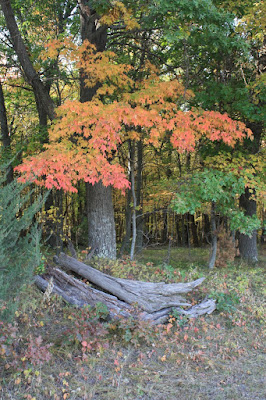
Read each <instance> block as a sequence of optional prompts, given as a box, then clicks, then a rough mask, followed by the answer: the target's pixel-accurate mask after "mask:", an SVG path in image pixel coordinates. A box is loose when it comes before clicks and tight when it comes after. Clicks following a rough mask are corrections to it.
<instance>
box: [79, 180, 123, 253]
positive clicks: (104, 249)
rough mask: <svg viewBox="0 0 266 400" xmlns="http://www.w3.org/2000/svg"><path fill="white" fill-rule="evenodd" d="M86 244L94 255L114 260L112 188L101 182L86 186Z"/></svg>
mask: <svg viewBox="0 0 266 400" xmlns="http://www.w3.org/2000/svg"><path fill="white" fill-rule="evenodd" d="M86 196H87V215H88V243H89V246H90V247H91V249H92V250H95V253H94V254H95V255H97V256H98V257H103V258H110V259H113V260H114V259H115V258H116V236H115V222H114V209H113V204H112V201H111V200H112V188H111V186H107V187H106V186H104V185H103V184H102V183H101V182H99V183H97V184H95V185H86Z"/></svg>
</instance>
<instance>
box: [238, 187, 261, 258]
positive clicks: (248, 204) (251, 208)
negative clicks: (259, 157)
mask: <svg viewBox="0 0 266 400" xmlns="http://www.w3.org/2000/svg"><path fill="white" fill-rule="evenodd" d="M251 196H252V194H251V193H250V191H249V189H248V188H246V189H245V193H244V194H242V195H241V197H240V200H239V205H240V207H242V208H243V209H244V210H245V215H248V216H250V217H252V216H253V215H256V212H257V203H256V200H254V199H252V198H251ZM239 251H240V256H241V257H242V258H243V259H245V260H246V261H248V262H251V263H254V262H257V261H258V249H257V231H256V230H255V231H254V232H253V233H252V236H251V237H249V236H247V235H244V234H243V233H240V235H239Z"/></svg>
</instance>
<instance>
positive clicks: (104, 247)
mask: <svg viewBox="0 0 266 400" xmlns="http://www.w3.org/2000/svg"><path fill="white" fill-rule="evenodd" d="M78 5H79V9H80V24H81V39H82V42H84V41H85V40H88V41H89V42H90V43H92V44H93V45H95V47H96V50H97V51H104V50H105V47H106V41H107V28H106V26H101V25H100V24H99V22H98V21H99V16H98V15H97V14H96V12H95V11H94V10H92V9H91V8H90V6H89V3H88V2H87V1H86V0H78ZM86 78H87V76H86V75H85V74H84V72H83V71H82V70H81V71H80V101H81V102H82V103H84V102H87V101H91V100H92V98H93V96H94V95H95V93H96V91H97V89H98V88H99V85H96V86H93V87H87V86H86V84H85V79H86ZM86 196H87V216H88V244H89V246H90V247H91V248H92V249H95V255H97V256H99V257H105V258H111V259H115V258H116V236H115V220H114V210H113V201H112V189H111V187H104V186H103V184H102V183H101V182H98V183H95V184H94V185H91V184H90V183H86Z"/></svg>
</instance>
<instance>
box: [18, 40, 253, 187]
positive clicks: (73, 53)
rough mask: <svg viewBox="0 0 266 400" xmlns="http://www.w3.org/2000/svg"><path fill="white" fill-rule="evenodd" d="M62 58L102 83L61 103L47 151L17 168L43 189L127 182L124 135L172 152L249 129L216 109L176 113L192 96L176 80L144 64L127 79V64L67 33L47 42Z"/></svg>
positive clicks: (91, 82)
mask: <svg viewBox="0 0 266 400" xmlns="http://www.w3.org/2000/svg"><path fill="white" fill-rule="evenodd" d="M59 54H60V55H61V57H64V58H67V59H68V60H69V61H71V62H72V63H73V65H74V66H75V67H76V68H77V69H78V70H80V71H82V72H83V73H84V74H85V75H86V76H87V77H88V79H87V81H86V84H87V85H88V86H91V87H94V86H95V84H96V83H100V84H101V86H100V87H99V89H98V90H97V92H96V94H95V96H94V98H93V100H92V101H90V102H87V103H81V102H79V101H78V100H71V101H70V100H69V101H66V102H65V103H64V104H63V105H61V106H60V107H58V108H57V110H56V114H57V118H56V120H55V121H54V123H53V125H52V126H51V128H50V131H49V144H47V145H46V146H45V151H43V152H42V153H40V154H38V155H37V156H34V157H31V158H27V159H25V160H24V163H23V164H22V165H20V166H19V167H17V170H18V171H19V172H20V173H21V174H22V176H21V178H20V179H21V180H22V181H27V180H34V181H35V182H36V183H37V184H40V185H44V186H46V187H47V188H52V187H55V188H57V189H59V188H61V189H63V190H64V191H72V192H75V191H76V189H75V184H76V183H77V182H78V181H79V180H84V181H85V182H90V183H92V184H94V183H96V182H99V181H100V180H101V181H102V182H103V184H104V185H106V186H108V185H113V186H114V187H116V188H118V189H122V190H123V189H125V188H126V187H128V186H129V182H128V180H127V176H126V174H125V171H124V169H123V167H122V166H121V165H119V163H118V161H117V159H116V155H117V152H118V151H119V147H120V146H121V145H122V144H123V143H124V142H125V141H126V140H128V139H131V140H136V141H138V140H142V141H144V143H147V144H150V145H153V146H155V147H156V146H159V145H160V143H161V142H162V141H163V140H164V138H165V136H166V135H167V136H168V137H169V136H170V141H171V144H172V146H173V149H175V150H176V151H178V152H185V151H187V152H191V151H193V150H194V149H195V147H196V145H197V143H199V141H200V140H202V139H203V138H205V139H207V140H210V141H223V142H224V143H226V144H228V145H231V146H234V144H235V143H236V141H237V140H241V139H243V138H244V137H245V136H246V135H248V136H251V131H250V130H249V129H247V128H246V127H245V125H244V124H243V123H241V122H239V121H233V120H232V119H230V118H229V117H228V115H226V114H223V115H222V114H220V113H218V112H214V111H203V110H189V111H182V110H181V109H180V106H181V105H182V104H184V103H185V102H186V101H187V100H188V99H189V98H190V97H191V96H193V94H192V93H191V92H190V91H185V90H184V87H183V86H182V84H181V83H179V82H178V81H177V80H172V81H162V80H160V78H159V77H158V75H157V73H156V71H155V70H154V68H153V67H152V66H150V65H147V66H146V67H145V68H146V76H147V78H145V79H143V80H142V81H141V82H138V83H136V82H134V81H133V80H132V79H131V78H130V72H131V67H130V66H129V65H125V64H119V63H117V62H116V55H115V54H114V53H112V52H103V53H97V52H96V51H95V48H94V47H93V46H92V45H91V44H89V43H88V42H85V43H84V44H83V45H82V46H80V47H77V46H75V45H74V44H73V43H72V42H71V41H69V40H68V39H65V41H64V42H60V41H58V40H56V41H55V42H53V43H50V44H49V45H48V46H47V48H46V52H45V53H44V54H43V58H45V57H58V56H59Z"/></svg>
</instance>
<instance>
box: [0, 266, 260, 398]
mask: <svg viewBox="0 0 266 400" xmlns="http://www.w3.org/2000/svg"><path fill="white" fill-rule="evenodd" d="M97 265H98V268H99V269H101V270H103V271H104V272H106V273H111V274H113V275H115V276H120V277H123V278H131V279H132V278H133V279H142V280H151V281H162V280H165V281H167V282H180V281H188V280H192V279H196V278H198V277H200V276H202V275H205V276H206V280H205V281H204V283H203V284H202V285H201V286H200V287H199V288H197V289H196V290H195V291H193V292H192V293H191V294H189V296H188V298H189V300H190V302H191V304H195V303H197V302H198V301H199V300H201V299H202V298H204V297H206V296H211V297H213V298H215V299H216V301H217V310H216V311H215V312H214V313H213V314H212V315H209V316H205V317H201V318H198V319H189V318H187V317H182V316H180V315H179V314H178V313H177V312H176V311H175V310H173V312H172V314H171V315H170V317H169V321H168V323H166V324H164V325H160V326H151V325H150V324H149V323H147V322H144V321H141V322H139V321H137V320H136V319H134V318H133V316H132V318H129V319H125V318H123V317H122V316H121V317H120V318H118V319H116V320H110V319H109V316H108V312H107V309H106V308H105V306H103V305H102V304H97V305H96V306H95V307H94V308H92V307H85V308H83V309H77V308H75V307H72V306H69V305H68V304H66V303H64V301H63V300H62V299H61V298H59V297H58V296H51V297H50V299H49V300H44V298H43V294H42V293H41V292H39V291H38V290H37V289H36V288H35V287H34V286H29V287H28V288H27V290H26V291H25V292H24V293H23V296H21V298H20V303H19V307H18V310H17V312H16V314H15V319H14V321H13V322H12V323H9V324H5V323H3V322H1V323H0V360H1V361H0V363H1V369H2V374H1V381H0V385H1V389H0V393H1V396H2V397H0V398H2V399H9V398H10V399H11V398H13V399H24V398H25V399H31V400H33V399H38V400H39V399H40V400H42V399H47V398H49V399H55V400H61V399H73V400H74V399H101V400H105V399H106V400H107V399H108V400H109V399H132V400H136V399H146V400H148V399H149V400H155V399H169V400H174V399H176V398H177V397H176V396H177V394H176V393H177V392H178V393H179V395H178V398H180V399H187V398H195V399H197V398H206V399H216V398H217V399H219V398H221V399H225V398H244V399H245V398H246V399H248V398H253V399H256V398H258V399H262V398H263V395H261V397H260V395H259V394H258V393H262V391H263V386H260V380H259V379H260V376H261V372H259V369H260V368H261V365H262V364H263V361H262V358H261V354H262V349H263V326H264V323H265V315H264V307H263V305H264V303H263V302H264V293H263V290H262V287H263V283H264V282H263V268H262V267H260V266H256V267H254V268H252V269H250V268H247V267H245V266H243V265H242V266H241V265H239V266H238V267H235V266H234V267H233V266H229V267H226V268H225V267H224V268H222V269H215V270H214V271H213V272H211V273H208V274H207V273H206V272H207V271H206V270H204V269H202V268H201V267H197V268H195V266H194V265H193V266H190V267H189V266H188V265H187V266H186V268H184V269H180V268H177V267H175V266H169V265H163V264H160V263H158V264H157V265H154V263H153V262H149V261H148V262H147V263H146V264H140V263H138V262H130V261H129V260H128V259H124V260H122V261H121V262H118V261H117V262H109V263H106V262H98V263H97ZM137 311H138V310H137V309H135V310H134V313H136V312H137ZM250 360H254V362H256V365H255V364H254V365H253V364H252V365H251V364H250V362H251V361H250ZM228 368H229V370H231V374H232V376H236V375H237V373H239V372H237V371H239V368H240V370H241V371H242V374H243V376H244V377H245V379H244V378H243V379H244V380H245V385H246V389H245V391H244V392H241V390H240V389H239V388H238V386H237V384H236V383H234V382H233V383H232V384H231V386H230V385H229V384H228V385H229V386H230V387H229V386H228V385H227V383H226V382H229V381H230V379H229V378H228V377H227V373H228ZM252 368H253V369H252ZM162 371H164V372H162ZM177 371H178V372H177ZM253 371H256V372H253ZM253 373H255V375H254V376H253ZM197 374H199V377H200V383H199V382H198V383H197V384H196V381H197ZM237 376H238V375H237ZM217 377H219V378H217ZM247 377H249V381H250V382H251V383H250V385H249V384H247V383H246V381H247ZM168 379H169V381H168ZM217 379H218V380H219V379H220V380H219V382H223V383H219V382H218V383H217ZM228 379H229V380H228ZM235 379H236V381H237V378H235ZM258 380H259V381H258ZM170 382H171V383H170ZM192 382H194V383H193V384H192ZM203 382H205V383H204V385H205V386H204V385H203ZM193 385H194V386H193ZM202 385H203V386H202ZM247 385H248V386H247ZM214 386H215V388H216V392H215V393H213V392H212V390H213V389H212V388H213V387H214ZM227 386H228V387H227ZM196 388H197V390H196ZM198 390H199V392H198ZM239 390H240V391H239ZM198 393H201V394H198ZM197 396H198V397H197ZM200 396H201V397H200ZM223 396H224V397H223ZM230 396H231V397H230ZM248 396H249V397H248Z"/></svg>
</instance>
